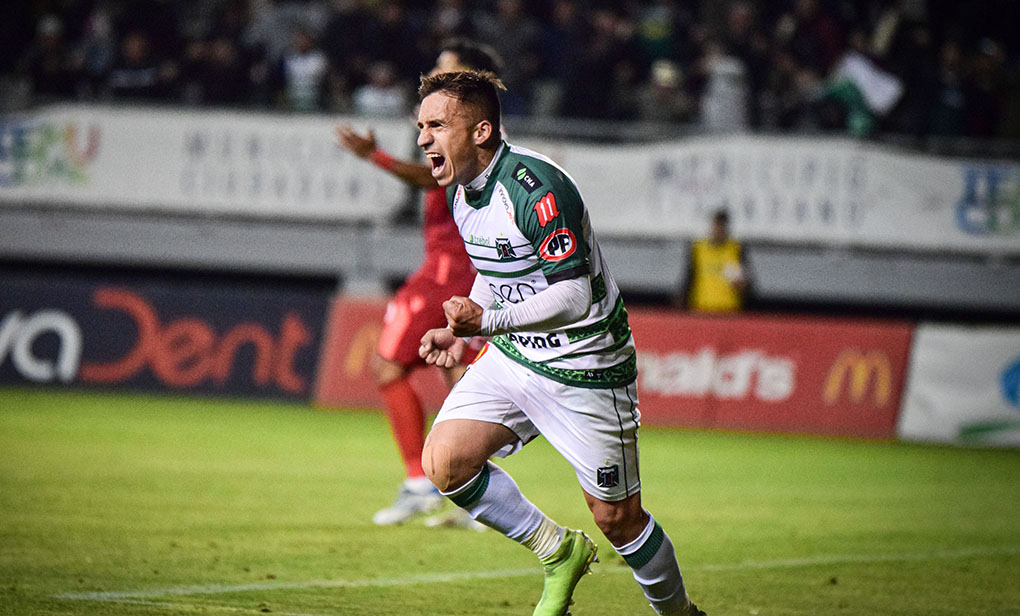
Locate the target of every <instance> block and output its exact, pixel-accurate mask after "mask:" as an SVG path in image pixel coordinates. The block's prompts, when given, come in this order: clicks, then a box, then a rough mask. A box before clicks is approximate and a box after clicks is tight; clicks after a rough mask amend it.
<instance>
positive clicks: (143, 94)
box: [106, 30, 177, 101]
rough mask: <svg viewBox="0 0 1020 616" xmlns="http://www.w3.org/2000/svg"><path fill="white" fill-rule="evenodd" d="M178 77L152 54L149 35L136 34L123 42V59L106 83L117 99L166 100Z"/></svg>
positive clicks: (167, 65)
mask: <svg viewBox="0 0 1020 616" xmlns="http://www.w3.org/2000/svg"><path fill="white" fill-rule="evenodd" d="M176 77H177V67H176V65H175V64H173V63H172V62H169V61H167V62H164V63H160V62H159V61H158V60H157V59H156V58H155V57H154V56H153V54H152V46H151V44H150V39H149V35H148V34H146V33H145V32H144V31H142V30H135V31H133V32H129V33H128V34H127V35H126V36H125V37H124V39H123V40H122V41H121V44H120V56H119V57H118V58H117V62H116V63H115V64H114V66H113V69H112V70H111V71H110V75H109V77H108V78H107V80H106V92H107V94H108V95H109V96H111V97H113V98H115V99H123V100H147V101H157V100H166V99H168V98H170V94H171V91H172V86H173V83H174V81H175V79H176Z"/></svg>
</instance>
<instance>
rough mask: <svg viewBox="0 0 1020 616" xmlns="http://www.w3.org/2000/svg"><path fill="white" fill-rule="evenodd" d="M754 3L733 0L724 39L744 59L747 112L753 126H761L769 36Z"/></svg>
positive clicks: (744, 0)
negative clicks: (757, 21) (759, 27)
mask: <svg viewBox="0 0 1020 616" xmlns="http://www.w3.org/2000/svg"><path fill="white" fill-rule="evenodd" d="M756 26H757V23H756V15H755V11H754V7H753V5H752V4H751V3H750V2H749V1H747V0H738V1H736V2H733V3H732V4H731V5H730V6H729V8H728V10H727V12H726V23H725V30H724V31H723V34H722V37H721V39H722V43H723V45H724V46H725V48H726V49H728V50H729V53H730V55H732V56H733V57H735V58H737V59H739V60H740V61H741V63H743V65H744V68H745V71H746V75H747V79H746V84H747V102H746V106H747V112H748V121H749V123H750V125H751V126H753V127H759V126H761V124H762V118H761V94H762V90H764V88H765V85H766V80H767V76H768V51H769V49H768V40H767V39H766V38H765V36H764V35H763V34H762V32H761V31H760V30H759V29H758V28H757V27H756Z"/></svg>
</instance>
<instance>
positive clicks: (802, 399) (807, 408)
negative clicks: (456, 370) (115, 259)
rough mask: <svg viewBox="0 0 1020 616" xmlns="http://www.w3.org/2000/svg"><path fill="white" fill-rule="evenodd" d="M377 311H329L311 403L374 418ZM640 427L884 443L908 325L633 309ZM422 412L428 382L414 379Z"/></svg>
mask: <svg viewBox="0 0 1020 616" xmlns="http://www.w3.org/2000/svg"><path fill="white" fill-rule="evenodd" d="M384 312H385V302H383V301H381V300H374V299H371V300H364V299H345V298H341V299H338V300H336V301H335V302H334V303H333V306H332V308H331V311H330V315H329V320H328V324H327V331H326V334H325V341H324V344H323V352H322V356H321V358H320V362H319V376H318V384H317V387H316V396H315V400H316V403H317V404H319V405H320V406H324V407H328V408H344V407H360V408H369V407H371V408H382V401H381V398H380V396H379V393H378V391H377V388H376V385H375V380H374V378H373V376H372V370H371V358H372V356H373V354H374V353H375V347H376V343H377V341H378V339H379V331H380V329H381V324H382V317H383V313H384ZM630 324H631V328H632V329H633V331H634V336H635V339H636V341H637V346H638V362H639V363H638V366H639V376H638V386H639V388H638V394H639V396H640V409H641V414H642V422H643V423H644V424H645V425H658V426H683V427H693V428H718V429H726V430H740V431H752V432H782V433H797V434H819V435H833V436H853V437H865V438H882V439H884V438H893V437H894V436H895V430H896V419H897V415H898V412H899V407H900V398H901V394H902V391H903V386H904V379H905V372H906V366H907V356H908V353H909V348H910V337H911V332H912V329H913V326H912V325H910V324H909V323H901V322H887V321H865V320H859V321H858V320H843V319H822V318H800V317H766V316H734V317H702V316H691V315H687V314H682V313H678V312H675V311H668V310H648V309H640V308H637V309H633V310H631V311H630ZM413 379H414V385H415V388H416V390H417V391H418V392H420V393H421V394H422V397H423V399H424V402H425V405H426V407H428V408H430V409H432V410H436V409H438V408H439V406H440V405H441V404H442V401H443V398H444V396H445V395H446V387H445V385H444V383H443V379H442V376H441V375H440V373H439V371H437V370H434V369H430V368H427V369H423V370H418V371H416V372H415V374H414V376H413Z"/></svg>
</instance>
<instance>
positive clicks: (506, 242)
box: [446, 143, 637, 388]
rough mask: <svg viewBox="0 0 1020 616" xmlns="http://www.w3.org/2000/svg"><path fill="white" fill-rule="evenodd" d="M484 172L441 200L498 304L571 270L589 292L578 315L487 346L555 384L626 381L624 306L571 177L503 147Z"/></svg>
mask: <svg viewBox="0 0 1020 616" xmlns="http://www.w3.org/2000/svg"><path fill="white" fill-rule="evenodd" d="M486 173H487V176H486V178H485V183H484V186H483V187H482V188H481V189H480V190H478V191H472V190H469V189H468V188H466V187H464V186H451V187H449V188H448V189H447V193H446V197H447V203H448V204H449V205H450V211H451V212H452V213H453V218H454V220H455V221H456V223H457V227H458V229H460V235H461V237H462V238H464V245H465V248H466V249H467V253H468V256H469V257H470V258H471V262H472V263H473V264H474V266H475V269H477V270H478V273H479V274H480V275H481V276H482V277H483V278H484V280H485V281H486V282H487V283H488V285H489V289H490V291H491V292H492V296H493V298H494V300H495V302H496V305H497V308H505V307H507V306H509V305H512V304H516V303H518V302H521V301H524V300H525V299H527V298H528V297H531V296H532V295H535V294H536V293H541V292H542V291H543V290H545V289H547V288H548V287H549V285H551V284H553V283H555V282H558V281H560V280H567V279H571V278H576V277H578V276H588V278H589V280H590V282H591V291H592V306H591V310H590V312H589V314H588V316H587V317H585V318H584V319H581V320H579V321H577V322H576V323H572V324H570V325H568V326H566V327H563V328H560V329H556V330H552V331H544V332H517V333H512V334H502V335H498V336H494V337H493V338H492V344H493V345H494V346H496V347H497V348H498V349H499V350H500V351H502V352H503V353H505V354H506V355H507V356H509V357H510V358H511V359H513V360H515V361H517V362H519V363H521V364H523V365H525V366H527V367H528V368H530V369H531V370H534V371H535V372H538V373H539V374H542V375H544V376H546V377H548V378H550V379H553V380H555V381H558V382H560V383H565V384H568V385H574V386H579V387H589V388H608V387H620V386H623V385H626V384H629V383H632V382H633V381H634V380H635V379H636V378H637V361H636V356H635V352H634V341H633V338H632V336H631V331H630V325H629V324H628V323H627V311H626V309H625V308H624V306H623V302H622V300H621V299H620V291H619V289H618V288H617V286H616V282H615V281H614V280H613V277H612V275H611V274H610V273H609V270H608V269H607V268H606V265H605V263H604V262H603V260H602V255H601V252H600V251H599V246H598V242H596V240H595V235H594V233H593V232H592V230H591V226H590V224H589V221H588V211H587V209H586V208H585V207H584V202H583V200H582V199H581V194H580V192H579V191H578V188H577V185H576V184H575V183H574V181H573V179H571V178H570V176H568V175H567V173H566V172H565V171H563V169H561V168H560V167H558V166H557V165H556V164H555V163H553V162H552V161H551V160H549V159H548V158H546V157H545V156H542V155H541V154H537V153H535V152H532V151H530V150H527V149H525V148H521V147H518V146H514V145H510V144H507V143H503V145H502V146H500V149H499V150H498V151H497V153H496V158H495V159H494V160H493V163H492V164H491V165H490V166H489V168H488V169H487V170H486Z"/></svg>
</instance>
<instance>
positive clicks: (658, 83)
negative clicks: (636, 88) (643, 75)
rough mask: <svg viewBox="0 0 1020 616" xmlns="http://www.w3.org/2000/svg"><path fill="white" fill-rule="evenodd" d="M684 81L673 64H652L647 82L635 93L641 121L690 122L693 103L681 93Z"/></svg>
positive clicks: (685, 94)
mask: <svg viewBox="0 0 1020 616" xmlns="http://www.w3.org/2000/svg"><path fill="white" fill-rule="evenodd" d="M683 78H684V77H683V74H682V73H681V72H680V67H678V66H677V65H676V63H675V62H672V61H670V60H656V61H655V62H653V63H652V70H651V72H650V75H649V78H648V82H647V83H646V84H645V85H644V86H643V87H642V88H641V90H640V92H639V93H638V103H637V104H638V109H639V117H640V119H642V120H648V121H652V122H683V121H688V120H690V117H691V110H692V104H691V101H690V97H689V96H688V95H687V93H686V92H685V91H684V88H683Z"/></svg>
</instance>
